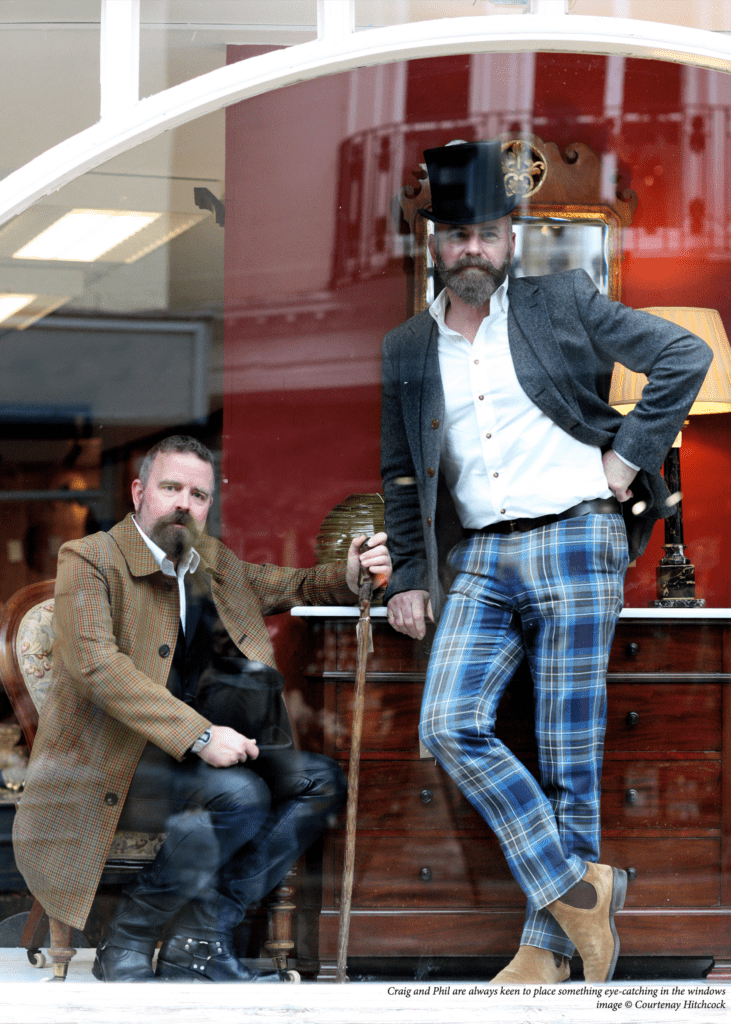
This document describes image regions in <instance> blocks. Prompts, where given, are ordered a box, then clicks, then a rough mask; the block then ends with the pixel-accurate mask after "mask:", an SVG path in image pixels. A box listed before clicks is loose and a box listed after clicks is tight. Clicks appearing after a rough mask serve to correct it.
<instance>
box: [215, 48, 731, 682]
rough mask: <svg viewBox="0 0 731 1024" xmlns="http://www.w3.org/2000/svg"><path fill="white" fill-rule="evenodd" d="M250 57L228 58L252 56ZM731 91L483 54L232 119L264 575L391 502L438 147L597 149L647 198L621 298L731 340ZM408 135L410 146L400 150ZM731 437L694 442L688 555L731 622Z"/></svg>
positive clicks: (246, 483)
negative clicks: (384, 498) (387, 372)
mask: <svg viewBox="0 0 731 1024" xmlns="http://www.w3.org/2000/svg"><path fill="white" fill-rule="evenodd" d="M230 50H231V52H230V56H229V59H230V60H234V59H240V58H241V57H242V56H244V55H246V54H247V53H248V52H250V51H248V50H247V49H246V48H241V47H231V48H230ZM480 62H481V63H480ZM478 72H479V73H478ZM730 81H731V78H729V76H723V75H720V74H717V73H714V72H706V71H701V70H697V69H685V68H681V67H680V66H678V65H673V64H663V63H661V62H656V61H638V60H626V61H625V60H623V59H621V58H611V59H607V58H603V57H596V56H568V55H566V56H565V55H555V54H551V55H548V54H544V55H540V54H538V55H531V54H523V55H510V54H508V55H493V56H492V57H489V56H486V55H483V56H482V57H475V58H471V57H469V56H465V57H459V58H449V59H430V60H420V61H413V62H411V63H409V64H407V65H392V66H389V67H388V68H373V69H365V70H360V71H357V72H352V73H349V74H345V75H335V76H331V77H327V78H323V79H320V80H318V81H316V82H310V83H304V84H301V85H298V86H293V87H290V88H287V89H284V90H281V91H279V92H276V93H273V94H267V95H264V96H261V97H258V98H256V99H252V100H248V101H246V102H244V103H240V104H238V105H236V106H233V107H231V108H229V110H228V112H227V137H226V146H227V167H226V271H225V278H226V333H225V409H224V464H223V465H224V472H223V477H224V484H223V489H222V501H223V521H224V534H225V539H226V541H227V543H229V544H230V545H231V546H232V547H233V548H234V550H236V551H237V553H239V554H240V555H241V556H242V557H245V558H248V559H250V560H253V561H264V560H270V561H275V562H281V563H286V564H297V565H308V564H312V562H313V560H314V554H313V551H314V539H315V536H316V534H317V531H318V528H319V525H320V523H321V521H322V519H323V517H324V516H325V514H326V513H327V511H328V510H329V509H330V508H331V507H332V506H333V505H335V504H336V503H337V502H339V501H341V500H342V499H343V498H344V497H346V496H347V495H348V494H350V493H354V492H363V491H366V492H367V491H377V490H379V489H380V477H379V470H378V465H379V422H378V421H379V414H380V397H379V358H380V344H381V340H382V337H383V334H384V333H385V332H386V331H387V330H388V329H389V328H390V327H392V326H393V325H395V324H397V323H399V322H400V321H402V320H403V319H405V318H406V316H407V315H409V287H410V283H409V280H408V277H407V271H408V261H407V260H404V258H403V256H402V254H401V252H400V251H399V248H398V245H399V240H398V238H396V239H394V236H393V233H392V232H391V230H390V226H389V223H388V216H387V214H388V200H389V199H390V197H391V196H392V195H394V194H395V191H396V190H397V188H398V186H399V185H401V184H403V183H405V182H406V181H407V180H408V177H409V175H408V172H409V169H410V168H411V167H413V166H414V165H415V164H416V163H418V161H419V159H420V150H421V148H423V147H426V146H428V145H440V144H443V143H444V142H446V141H448V140H449V139H451V138H466V139H469V138H475V137H484V136H485V133H487V132H488V131H490V132H495V133H496V132H497V131H502V130H505V128H507V127H509V126H519V125H523V126H525V124H526V119H527V120H528V122H529V123H530V125H532V128H533V130H534V131H535V132H536V133H537V134H539V135H541V136H542V137H543V138H544V139H546V140H553V141H555V142H557V143H558V144H559V146H560V147H565V146H567V145H568V144H569V143H571V142H574V141H577V140H578V141H583V142H586V143H588V144H589V145H590V146H591V147H592V148H593V149H595V151H596V152H597V153H599V154H613V155H614V156H616V167H617V173H618V176H619V182H618V183H619V184H621V186H622V187H631V188H634V189H635V190H636V191H637V192H638V194H639V199H640V201H639V206H638V209H637V213H636V215H635V218H634V222H633V227H632V229H631V230H630V231H629V232H627V236H626V240H625V241H626V256H625V260H624V264H623V271H622V277H623V294H622V298H623V301H625V302H627V303H628V304H629V305H632V306H647V305H653V304H660V303H667V304H671V305H695V306H705V305H707V306H711V307H714V308H716V309H719V310H720V312H721V316H722V318H723V319H724V322H725V323H726V325H727V329H729V328H731V296H729V289H728V287H727V282H728V280H729V270H730V269H731V253H729V251H728V243H727V241H726V243H725V244H726V248H725V249H724V242H723V238H721V240H720V241H719V238H720V237H721V236H722V235H723V230H721V236H720V235H719V223H720V224H721V228H722V229H723V228H725V225H726V219H727V218H728V215H729V211H728V207H726V208H724V206H723V203H724V202H726V203H727V202H728V201H727V200H723V199H721V200H719V203H720V205H718V204H715V205H714V202H713V196H714V195H716V196H718V195H720V193H719V192H718V190H717V191H716V192H715V193H714V191H713V187H712V184H711V182H710V177H709V176H710V175H712V173H713V170H712V168H713V166H714V164H713V161H714V160H717V159H718V154H719V149H718V147H719V145H721V146H722V147H723V146H725V147H726V149H725V150H724V153H725V156H726V159H727V160H730V159H731V156H730V155H729V153H728V148H729V144H728V140H727V134H728V133H726V135H724V132H723V130H721V129H719V127H718V126H719V125H720V124H721V122H722V120H723V116H725V115H723V114H722V113H719V110H722V108H723V107H724V104H725V105H726V108H728V107H731V89H729V82H730ZM526 97H527V98H526ZM709 105H710V106H709ZM618 115H619V116H620V120H618V119H617V117H618ZM694 118H695V120H694ZM698 118H700V121H699V120H698ZM719 118H720V119H721V120H719ZM724 123H726V122H724ZM388 125H395V126H396V127H397V129H398V130H397V131H395V132H394V131H392V132H385V135H386V136H387V139H386V141H383V138H382V137H381V135H379V134H378V129H380V128H384V127H385V126H388ZM714 125H715V126H716V127H715V128H714ZM480 132H482V133H483V134H482V135H480ZM382 134H384V133H382ZM691 135H692V139H691V137H690V136H691ZM374 139H375V141H374ZM347 140H350V141H347ZM401 145H403V150H401V149H400V148H399V147H400V146H401ZM344 167H348V168H356V169H357V173H356V172H355V171H353V172H351V170H348V172H347V173H343V172H342V169H343V168H344ZM363 175H366V176H367V175H370V178H367V180H366V179H365V178H363V180H358V181H356V180H354V179H355V178H357V177H362V176H363ZM394 182H396V184H395V186H394ZM389 189H391V191H389ZM726 191H727V188H726ZM724 194H725V193H724ZM709 197H710V199H709ZM699 203H700V204H701V205H700V206H699V205H698V204H699ZM369 204H370V206H369ZM693 204H695V205H693ZM363 211H365V212H363ZM725 237H726V239H728V233H727V234H726V236H725ZM730 431H731V423H730V422H729V416H728V415H721V416H709V417H702V418H700V417H699V418H696V419H693V420H692V421H691V423H690V425H689V427H688V428H687V429H686V430H685V431H684V433H683V438H684V443H683V449H682V455H681V459H682V479H683V488H684V492H685V502H684V517H685V526H686V540H687V542H688V544H689V554H690V555H691V556H692V558H693V560H694V561H695V563H696V566H697V578H698V591H699V594H700V595H701V596H704V597H706V599H707V603H708V605H710V606H729V605H731V588H730V584H729V581H728V572H727V571H726V564H727V561H728V556H729V541H728V539H727V535H728V532H729V531H728V526H729V512H730V511H731V510H730V509H729V498H728V497H727V490H728V488H727V486H726V483H725V481H726V480H727V479H728V477H729V470H731V453H730V452H729V443H728V442H729V437H730V436H731V435H730ZM662 540H663V537H662V527H658V528H657V529H656V531H655V534H654V536H653V540H652V542H651V545H650V548H649V549H648V551H647V553H646V554H645V555H644V556H643V558H642V559H640V561H639V563H638V565H637V566H636V567H635V568H632V569H630V571H629V574H628V579H627V587H626V599H627V604H629V605H633V606H643V605H646V604H647V602H648V601H650V600H651V599H652V598H653V597H654V588H655V565H656V563H657V561H658V559H659V557H660V555H661V554H662V551H661V544H662ZM272 629H273V632H274V633H275V635H276V645H277V653H278V658H279V661H280V665H281V667H282V669H283V671H285V672H293V671H296V669H297V666H298V662H299V649H298V644H299V643H300V641H301V638H302V627H301V625H300V624H298V623H292V622H291V621H290V620H289V618H288V617H280V618H279V620H277V621H275V622H274V623H273V626H272Z"/></svg>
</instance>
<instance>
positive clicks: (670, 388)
mask: <svg viewBox="0 0 731 1024" xmlns="http://www.w3.org/2000/svg"><path fill="white" fill-rule="evenodd" d="M508 295H509V314H508V339H509V343H510V351H511V355H512V358H513V364H514V366H515V372H516V374H517V377H518V381H519V382H520V385H521V387H522V388H523V390H524V391H525V393H526V394H527V395H528V397H529V398H530V399H531V400H532V401H533V402H534V403H535V404H536V405H537V406H538V408H539V409H541V410H542V411H543V412H544V413H546V415H547V416H549V417H550V419H552V420H553V422H554V423H556V424H558V426H559V427H561V428H563V429H564V430H565V431H566V432H567V433H569V434H570V435H571V436H572V437H575V438H576V439H577V440H579V441H583V442H584V443H585V444H590V445H595V446H597V447H598V448H600V449H601V450H602V452H604V451H606V450H607V449H608V448H613V449H614V450H615V451H616V452H617V453H618V454H619V455H622V456H624V458H625V459H627V460H628V461H629V462H631V463H633V464H634V465H636V466H639V467H640V472H639V473H638V475H637V477H636V478H635V480H634V482H633V484H632V485H631V489H632V491H633V494H634V498H633V499H632V500H631V501H629V502H627V503H626V505H627V506H630V508H626V510H625V521H626V524H627V534H628V539H629V548H630V557H631V558H635V557H637V555H639V554H641V553H642V551H643V550H644V549H645V546H646V545H647V542H648V540H649V537H650V533H651V532H652V528H653V525H654V524H655V522H656V520H657V519H658V518H660V517H665V516H667V515H669V514H670V512H671V511H672V510H671V509H670V508H669V506H668V505H667V504H666V498H667V496H668V491H667V488H666V486H665V483H664V480H663V478H662V476H661V475H660V469H661V467H662V463H663V460H664V458H665V456H666V454H667V452H668V449H669V448H670V446H671V445H672V443H673V441H674V440H675V437H676V435H677V433H678V431H679V430H680V428H681V427H682V425H683V421H684V419H685V417H686V415H687V413H688V410H689V409H690V407H691V405H692V403H693V399H694V398H695V396H696V394H697V393H698V390H699V389H700V386H701V384H702V383H703V380H704V378H705V375H706V371H707V369H708V367H709V365H710V363H711V359H712V353H711V350H710V348H709V347H708V345H706V344H705V342H703V341H701V340H700V339H699V338H697V337H696V336H695V335H693V334H690V333H688V332H687V331H685V330H683V329H682V328H680V327H677V326H676V325H675V324H672V323H670V322H668V321H666V320H663V319H662V318H660V317H656V316H653V315H651V314H650V313H642V312H640V311H638V310H633V309H629V308H628V307H627V306H624V305H622V303H620V302H613V301H611V300H610V299H608V298H607V297H606V296H604V295H601V294H600V293H599V292H598V291H597V289H596V287H595V286H594V284H593V282H592V281H591V279H590V278H589V276H588V275H587V274H586V273H585V272H584V271H583V270H572V271H568V272H566V273H563V274H553V275H549V276H546V277H526V278H515V279H511V281H510V287H509V293H508ZM438 343H439V329H438V327H437V324H436V322H435V320H434V318H433V317H432V316H431V314H430V313H429V311H428V310H424V311H423V312H421V313H419V314H417V315H416V316H415V317H412V318H411V319H410V320H407V321H406V323H404V324H401V326H400V327H397V328H396V329H395V330H393V331H390V332H389V333H388V334H387V335H386V338H385V340H384V343H383V407H382V421H381V473H382V476H383V488H384V494H385V499H386V531H387V533H388V538H389V540H388V544H389V549H390V551H391V556H392V559H393V575H392V576H391V579H390V581H389V584H388V588H387V591H386V600H388V599H389V598H391V597H392V596H393V595H394V594H397V593H399V592H401V591H405V590H428V591H429V593H430V594H431V598H432V605H433V607H434V613H435V615H437V616H438V614H439V611H440V609H441V606H442V603H443V600H444V590H445V586H444V585H443V584H445V580H444V579H442V580H440V566H442V567H443V560H444V558H445V556H446V553H447V552H448V550H449V547H451V546H452V544H454V543H456V541H457V540H458V539H459V537H460V536H461V525H460V523H459V520H458V518H457V514H456V511H455V508H454V503H453V502H452V499H451V496H450V494H449V492H448V490H447V488H446V485H445V483H444V479H443V476H442V475H441V474H440V472H439V456H440V449H441V444H442V434H443V431H444V416H445V411H444V391H443V388H442V380H441V375H440V372H439V356H438ZM615 362H619V363H622V364H624V365H625V366H627V367H629V369H631V370H634V371H636V372H640V373H645V374H647V376H648V383H647V384H646V386H645V390H644V392H643V395H642V400H641V401H640V402H639V403H638V405H637V406H636V407H635V409H634V410H633V411H632V412H631V413H630V414H629V415H627V416H622V415H621V413H619V412H618V411H617V410H616V409H614V408H612V407H611V406H610V405H609V404H608V402H607V400H608V397H609V386H610V382H611V377H612V370H613V369H614V363H615ZM640 500H642V501H644V502H646V505H647V507H646V509H645V511H644V512H642V513H641V514H640V515H633V514H632V511H631V506H635V505H636V504H637V502H638V501H640Z"/></svg>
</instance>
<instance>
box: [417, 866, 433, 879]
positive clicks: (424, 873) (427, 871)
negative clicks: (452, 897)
mask: <svg viewBox="0 0 731 1024" xmlns="http://www.w3.org/2000/svg"><path fill="white" fill-rule="evenodd" d="M419 878H420V879H421V880H422V882H431V868H422V869H421V871H420V872H419Z"/></svg>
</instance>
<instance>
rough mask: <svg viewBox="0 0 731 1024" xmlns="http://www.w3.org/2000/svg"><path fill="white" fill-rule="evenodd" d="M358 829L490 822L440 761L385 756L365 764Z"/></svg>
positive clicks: (469, 826) (454, 828)
mask: <svg viewBox="0 0 731 1024" xmlns="http://www.w3.org/2000/svg"><path fill="white" fill-rule="evenodd" d="M358 828H367V829H420V830H424V829H427V830H430V831H431V830H434V829H440V830H446V831H447V832H461V831H465V830H468V831H469V830H474V829H478V830H480V831H485V830H486V829H487V825H486V824H485V822H484V821H483V819H482V817H481V816H480V815H479V814H478V813H477V811H476V810H474V808H473V807H472V805H471V804H470V803H469V802H468V801H467V800H466V799H465V797H464V796H462V793H461V792H460V791H459V789H458V788H457V786H455V784H454V783H453V782H452V780H451V779H450V778H449V776H448V775H447V773H446V772H445V771H443V769H442V768H440V767H439V766H438V765H436V764H435V763H434V761H385V762H381V763H374V762H370V763H365V764H362V765H361V769H360V786H359V789H358Z"/></svg>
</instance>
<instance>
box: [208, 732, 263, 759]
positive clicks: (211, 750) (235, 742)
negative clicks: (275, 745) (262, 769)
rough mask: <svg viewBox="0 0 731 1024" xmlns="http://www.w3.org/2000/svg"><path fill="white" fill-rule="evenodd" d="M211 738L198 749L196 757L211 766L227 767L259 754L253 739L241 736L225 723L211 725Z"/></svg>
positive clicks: (254, 757)
mask: <svg viewBox="0 0 731 1024" xmlns="http://www.w3.org/2000/svg"><path fill="white" fill-rule="evenodd" d="M210 729H211V738H210V740H209V742H208V743H206V745H205V747H203V749H202V750H200V751H199V753H198V757H200V758H202V759H203V760H204V761H205V762H206V764H210V765H211V766H212V767H213V768H228V767H229V766H230V765H232V764H238V763H239V762H243V761H246V760H247V758H249V757H250V758H251V759H252V761H253V760H255V759H256V758H257V757H258V756H259V748H258V747H257V745H256V741H255V740H250V739H248V738H247V737H246V736H242V735H241V733H240V732H236V730H235V729H230V728H229V727H228V726H227V725H212V726H211V727H210Z"/></svg>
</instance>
